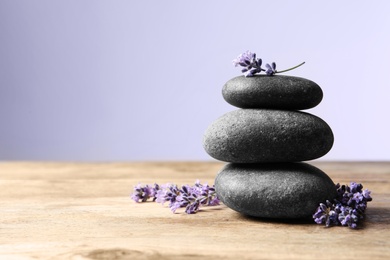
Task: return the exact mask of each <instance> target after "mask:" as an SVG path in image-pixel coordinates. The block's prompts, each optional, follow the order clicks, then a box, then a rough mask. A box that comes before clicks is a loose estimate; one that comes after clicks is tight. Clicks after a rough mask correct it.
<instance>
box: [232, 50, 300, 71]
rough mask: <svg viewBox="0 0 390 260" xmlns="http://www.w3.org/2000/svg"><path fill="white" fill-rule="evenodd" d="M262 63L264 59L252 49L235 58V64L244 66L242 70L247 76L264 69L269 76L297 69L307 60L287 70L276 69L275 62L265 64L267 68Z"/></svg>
mask: <svg viewBox="0 0 390 260" xmlns="http://www.w3.org/2000/svg"><path fill="white" fill-rule="evenodd" d="M261 64H262V59H259V58H256V53H252V52H250V51H246V52H244V53H241V54H240V55H239V56H238V57H237V58H236V59H234V60H233V65H234V66H235V67H237V66H241V67H243V68H242V69H241V72H242V73H244V75H245V77H252V76H254V75H255V74H257V73H261V72H262V71H265V73H266V74H267V75H268V76H272V75H274V74H276V73H282V72H286V71H289V70H293V69H296V68H298V67H299V66H302V65H303V64H305V62H302V63H301V64H299V65H297V66H295V67H292V68H289V69H286V70H282V71H277V70H276V63H275V62H272V63H271V65H270V64H268V63H267V64H266V65H265V67H266V68H267V69H266V70H265V69H263V68H262V67H261Z"/></svg>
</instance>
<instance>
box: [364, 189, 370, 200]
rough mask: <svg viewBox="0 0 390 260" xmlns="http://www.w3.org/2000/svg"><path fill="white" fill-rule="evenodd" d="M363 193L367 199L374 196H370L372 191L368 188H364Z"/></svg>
mask: <svg viewBox="0 0 390 260" xmlns="http://www.w3.org/2000/svg"><path fill="white" fill-rule="evenodd" d="M362 194H363V197H364V198H365V199H366V201H371V200H372V198H371V196H370V194H371V191H369V190H368V189H365V190H363V192H362Z"/></svg>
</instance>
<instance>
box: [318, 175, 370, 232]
mask: <svg viewBox="0 0 390 260" xmlns="http://www.w3.org/2000/svg"><path fill="white" fill-rule="evenodd" d="M336 189H337V197H336V199H334V201H333V203H331V202H330V201H326V204H324V203H320V206H319V207H318V208H317V211H316V212H315V213H314V215H313V218H314V221H315V222H316V223H317V224H325V226H326V227H329V226H332V225H335V226H337V225H341V226H348V227H350V228H357V225H358V223H359V220H361V219H363V218H364V212H365V210H366V208H367V202H369V201H372V198H371V195H370V194H371V191H369V190H368V189H365V190H363V185H362V184H357V183H355V182H351V184H350V186H348V185H342V186H340V184H337V185H336Z"/></svg>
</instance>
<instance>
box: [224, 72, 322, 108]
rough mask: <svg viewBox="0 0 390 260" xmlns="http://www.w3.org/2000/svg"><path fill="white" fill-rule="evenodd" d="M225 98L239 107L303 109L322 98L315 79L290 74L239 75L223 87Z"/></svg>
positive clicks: (313, 104) (312, 105)
mask: <svg viewBox="0 0 390 260" xmlns="http://www.w3.org/2000/svg"><path fill="white" fill-rule="evenodd" d="M222 95H223V97H224V99H225V100H226V101H227V102H228V103H229V104H231V105H233V106H236V107H240V108H274V109H286V110H302V109H308V108H312V107H315V106H316V105H318V104H319V103H320V102H321V100H322V97H323V93H322V90H321V88H320V86H318V85H317V84H316V83H315V82H313V81H311V80H308V79H304V78H299V77H292V76H279V75H277V76H267V75H256V76H254V77H244V76H239V77H235V78H233V79H231V80H229V81H228V82H227V83H226V84H225V85H224V86H223V89H222Z"/></svg>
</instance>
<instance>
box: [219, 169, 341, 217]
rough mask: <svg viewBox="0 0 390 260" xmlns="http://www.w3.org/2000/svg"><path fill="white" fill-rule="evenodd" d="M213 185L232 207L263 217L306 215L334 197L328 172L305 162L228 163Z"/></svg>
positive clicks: (221, 197)
mask: <svg viewBox="0 0 390 260" xmlns="http://www.w3.org/2000/svg"><path fill="white" fill-rule="evenodd" d="M215 188H216V192H217V194H218V197H219V198H220V199H221V201H222V202H223V203H224V204H225V205H227V206H228V207H230V208H231V209H233V210H236V211H238V212H240V213H243V214H245V215H249V216H254V217H263V218H304V217H309V216H311V215H313V214H314V212H315V211H316V209H317V207H318V206H319V203H322V202H325V201H326V200H332V199H334V198H335V197H336V188H335V185H334V183H333V181H332V180H331V179H330V178H329V176H328V175H326V174H325V173H324V172H323V171H321V170H320V169H318V168H316V167H314V166H312V165H309V164H306V163H278V164H227V165H226V166H225V167H224V168H223V169H222V170H221V171H220V172H219V174H218V175H217V177H216V180H215Z"/></svg>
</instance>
